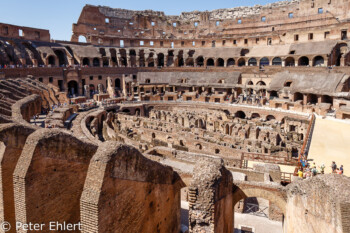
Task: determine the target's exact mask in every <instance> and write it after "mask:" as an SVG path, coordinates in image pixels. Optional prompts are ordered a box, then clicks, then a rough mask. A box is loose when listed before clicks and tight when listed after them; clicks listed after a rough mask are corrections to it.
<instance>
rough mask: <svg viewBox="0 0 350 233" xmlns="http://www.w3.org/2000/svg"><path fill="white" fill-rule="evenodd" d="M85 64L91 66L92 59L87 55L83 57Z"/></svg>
mask: <svg viewBox="0 0 350 233" xmlns="http://www.w3.org/2000/svg"><path fill="white" fill-rule="evenodd" d="M83 66H90V60H89V58H87V57H84V58H83Z"/></svg>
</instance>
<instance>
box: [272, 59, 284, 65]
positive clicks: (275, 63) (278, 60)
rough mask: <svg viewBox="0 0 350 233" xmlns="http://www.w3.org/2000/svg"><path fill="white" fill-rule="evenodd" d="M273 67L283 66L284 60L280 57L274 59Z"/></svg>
mask: <svg viewBox="0 0 350 233" xmlns="http://www.w3.org/2000/svg"><path fill="white" fill-rule="evenodd" d="M272 65H273V66H281V65H282V59H281V58H280V57H275V58H274V59H272Z"/></svg>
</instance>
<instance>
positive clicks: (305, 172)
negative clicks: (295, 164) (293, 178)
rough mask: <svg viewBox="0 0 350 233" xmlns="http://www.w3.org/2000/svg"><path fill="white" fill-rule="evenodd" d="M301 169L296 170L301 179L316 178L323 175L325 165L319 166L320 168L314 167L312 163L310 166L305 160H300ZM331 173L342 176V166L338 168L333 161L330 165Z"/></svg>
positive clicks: (314, 164)
mask: <svg viewBox="0 0 350 233" xmlns="http://www.w3.org/2000/svg"><path fill="white" fill-rule="evenodd" d="M300 163H301V167H300V168H299V170H298V177H300V178H303V179H308V178H310V177H313V176H316V175H318V174H325V168H326V166H325V164H324V163H323V164H321V165H320V166H316V163H315V162H313V163H312V164H310V163H309V162H308V161H307V159H300ZM331 168H332V173H334V174H339V175H343V174H344V166H343V165H341V166H340V167H338V165H337V164H336V163H335V161H333V162H332V164H331Z"/></svg>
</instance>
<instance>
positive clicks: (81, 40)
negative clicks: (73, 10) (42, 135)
mask: <svg viewBox="0 0 350 233" xmlns="http://www.w3.org/2000/svg"><path fill="white" fill-rule="evenodd" d="M78 42H79V43H87V39H86V37H85V36H83V35H80V36H78Z"/></svg>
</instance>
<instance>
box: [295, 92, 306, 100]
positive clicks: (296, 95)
mask: <svg viewBox="0 0 350 233" xmlns="http://www.w3.org/2000/svg"><path fill="white" fill-rule="evenodd" d="M298 100H301V101H303V100H304V95H303V94H302V93H300V92H295V93H294V101H298Z"/></svg>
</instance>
